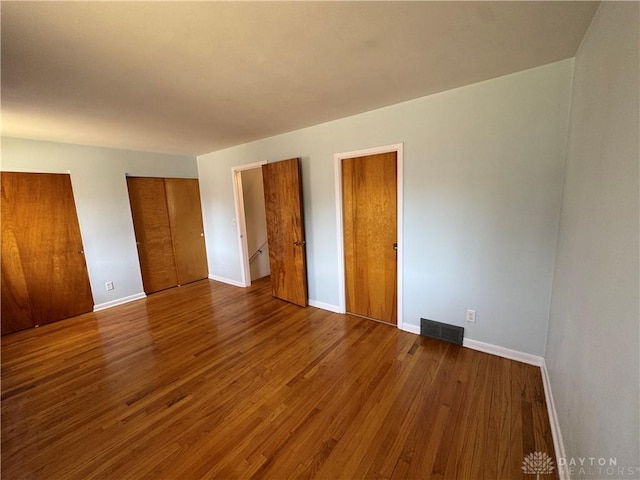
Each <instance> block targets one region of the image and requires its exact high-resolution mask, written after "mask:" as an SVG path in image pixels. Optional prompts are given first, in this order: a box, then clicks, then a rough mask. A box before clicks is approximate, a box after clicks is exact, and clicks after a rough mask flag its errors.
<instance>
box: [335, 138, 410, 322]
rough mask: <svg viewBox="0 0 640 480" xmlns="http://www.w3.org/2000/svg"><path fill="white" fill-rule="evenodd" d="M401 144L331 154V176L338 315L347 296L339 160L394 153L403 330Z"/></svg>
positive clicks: (400, 319)
mask: <svg viewBox="0 0 640 480" xmlns="http://www.w3.org/2000/svg"><path fill="white" fill-rule="evenodd" d="M403 150H404V144H403V143H396V144H393V145H384V146H380V147H373V148H365V149H362V150H354V151H351V152H343V153H336V154H334V155H333V161H334V174H335V191H336V219H337V225H336V232H337V237H338V302H339V303H338V308H339V312H338V313H347V295H346V282H345V266H344V219H343V212H342V160H344V159H347V158H357V157H366V156H369V155H378V154H380V153H390V152H396V168H397V174H396V183H397V205H396V208H397V212H396V217H397V225H398V261H397V272H396V275H397V278H396V281H397V285H398V291H397V302H398V304H397V309H398V321H397V324H396V326H397V327H398V328H399V329H401V330H405V328H404V317H403V309H402V298H403V295H402V290H403V289H402V263H403V262H402V258H403V251H404V246H403V241H402V238H403V230H402V224H403V211H404V209H403V206H402V198H403V181H402V179H403Z"/></svg>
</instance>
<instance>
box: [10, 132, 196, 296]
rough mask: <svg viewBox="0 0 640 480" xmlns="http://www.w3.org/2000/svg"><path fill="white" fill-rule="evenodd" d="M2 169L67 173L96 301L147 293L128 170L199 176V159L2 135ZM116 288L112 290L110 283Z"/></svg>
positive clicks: (144, 173) (186, 176)
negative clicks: (69, 174) (144, 289)
mask: <svg viewBox="0 0 640 480" xmlns="http://www.w3.org/2000/svg"><path fill="white" fill-rule="evenodd" d="M0 168H1V169H2V170H3V171H13V172H43V173H67V172H68V171H71V184H72V186H73V196H74V198H75V203H76V209H77V210H78V221H79V223H80V232H81V234H82V241H83V244H84V251H85V257H86V261H87V268H88V270H89V280H90V282H91V291H92V292H93V300H94V303H95V304H96V305H100V304H104V303H107V302H113V301H117V300H119V299H121V298H125V297H128V296H131V295H137V294H140V293H143V288H142V277H141V275H140V264H139V262H138V252H137V248H136V241H135V236H134V232H133V220H132V218H131V208H130V206H129V194H128V191H127V182H126V177H125V174H130V175H133V176H136V175H137V176H150V177H184V178H197V176H198V172H197V167H196V161H195V158H194V157H185V156H178V155H165V154H156V153H147V152H134V151H128V150H114V149H108V148H99V147H88V146H81V145H71V144H64V143H52V142H39V141H34V140H22V139H16V138H6V137H5V138H3V139H2V164H1V167H0ZM108 281H112V282H113V285H114V287H115V288H114V290H112V291H109V292H107V291H106V289H105V285H104V284H105V282H108Z"/></svg>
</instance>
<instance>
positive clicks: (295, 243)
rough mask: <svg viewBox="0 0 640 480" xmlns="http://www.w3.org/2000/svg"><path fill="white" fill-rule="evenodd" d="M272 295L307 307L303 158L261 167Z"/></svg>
mask: <svg viewBox="0 0 640 480" xmlns="http://www.w3.org/2000/svg"><path fill="white" fill-rule="evenodd" d="M262 180H263V183H264V200H265V210H266V216H267V239H268V242H269V266H270V268H271V288H272V291H273V296H274V297H277V298H280V299H282V300H286V301H287V302H291V303H295V304H296V305H300V306H301V307H306V306H307V265H306V252H305V236H304V217H303V210H302V178H301V175H300V159H299V158H292V159H290V160H283V161H281V162H274V163H267V164H266V165H263V166H262Z"/></svg>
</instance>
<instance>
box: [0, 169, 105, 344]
mask: <svg viewBox="0 0 640 480" xmlns="http://www.w3.org/2000/svg"><path fill="white" fill-rule="evenodd" d="M1 177H2V215H3V220H6V222H5V221H3V224H2V257H3V258H2V283H3V287H2V324H3V327H2V331H3V333H10V332H11V331H15V330H19V329H22V328H24V327H28V326H34V325H44V324H47V323H50V322H55V321H58V320H61V319H63V318H69V317H72V316H76V315H79V314H81V313H85V312H89V311H91V310H92V309H93V296H92V294H91V286H90V284H89V276H88V273H87V266H86V263H85V258H84V248H83V246H82V238H81V236H80V227H79V225H78V216H77V213H76V207H75V202H74V199H73V191H72V188H71V179H70V177H69V175H60V174H44V173H10V172H3V173H2V175H1Z"/></svg>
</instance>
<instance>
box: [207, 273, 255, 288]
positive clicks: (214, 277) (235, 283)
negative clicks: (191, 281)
mask: <svg viewBox="0 0 640 480" xmlns="http://www.w3.org/2000/svg"><path fill="white" fill-rule="evenodd" d="M209 279H210V280H215V281H216V282H222V283H227V284H229V285H233V286H234V287H241V288H247V286H246V285H245V284H243V283H242V282H239V281H237V280H231V279H230V278H225V277H218V276H217V275H209Z"/></svg>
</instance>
